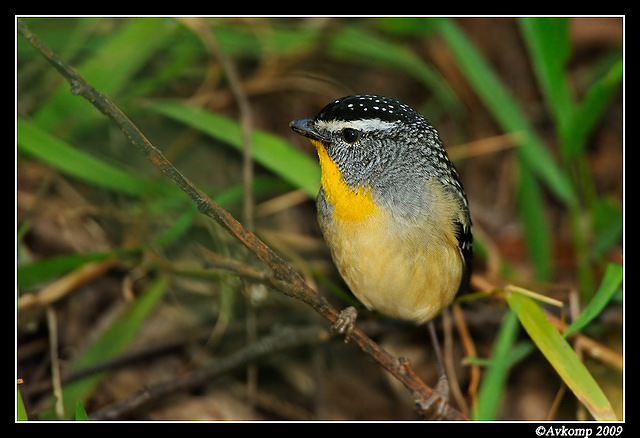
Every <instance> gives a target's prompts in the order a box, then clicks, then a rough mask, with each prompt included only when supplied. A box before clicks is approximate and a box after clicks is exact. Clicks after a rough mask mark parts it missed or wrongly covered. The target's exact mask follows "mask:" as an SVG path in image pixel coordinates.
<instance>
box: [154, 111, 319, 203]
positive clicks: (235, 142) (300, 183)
mask: <svg viewBox="0 0 640 438" xmlns="http://www.w3.org/2000/svg"><path fill="white" fill-rule="evenodd" d="M149 108H151V109H152V110H154V111H157V112H158V113H160V114H163V115H165V116H167V117H169V118H172V119H174V120H177V121H179V122H182V123H184V124H185V125H187V126H190V127H192V128H194V129H197V130H199V131H201V132H203V133H205V134H207V135H209V136H211V137H213V138H216V139H218V140H221V141H223V142H225V143H227V144H229V145H231V146H233V147H235V148H236V149H238V150H242V130H241V127H240V125H239V123H238V122H236V121H234V120H232V119H229V118H227V117H224V116H221V115H219V114H213V113H211V112H208V111H205V110H202V109H198V108H194V107H189V106H186V105H183V104H180V103H174V102H156V103H153V104H150V105H149ZM251 146H252V152H253V157H254V159H255V160H256V161H257V162H258V163H260V164H261V165H263V166H265V167H266V168H267V169H269V170H271V171H273V172H274V173H275V174H276V175H278V176H280V177H281V178H282V179H284V180H285V181H287V182H289V183H290V184H292V185H293V186H294V187H296V188H300V189H302V190H304V191H305V192H306V193H308V194H309V196H313V197H315V196H316V195H317V193H318V189H319V187H320V166H319V165H318V162H317V160H315V159H314V158H312V157H311V156H309V155H307V154H305V153H303V152H301V151H299V150H298V149H296V148H295V147H294V146H293V145H291V144H289V143H287V142H286V141H284V140H283V139H281V138H280V137H277V136H275V135H273V134H270V133H267V132H262V131H257V130H256V131H254V132H253V133H252V137H251Z"/></svg>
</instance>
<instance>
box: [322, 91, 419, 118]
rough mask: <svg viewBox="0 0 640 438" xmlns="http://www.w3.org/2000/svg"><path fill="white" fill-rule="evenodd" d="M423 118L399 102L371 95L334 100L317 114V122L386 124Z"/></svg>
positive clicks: (358, 95)
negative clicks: (375, 120)
mask: <svg viewBox="0 0 640 438" xmlns="http://www.w3.org/2000/svg"><path fill="white" fill-rule="evenodd" d="M422 118H423V117H422V116H421V115H420V114H419V113H417V112H416V111H415V110H414V109H413V108H411V107H410V106H409V105H407V104H404V103H402V102H400V101H399V100H396V99H393V98H390V97H384V96H377V95H372V94H357V95H353V96H346V97H342V98H340V99H336V100H334V101H333V102H331V103H329V104H328V105H327V106H325V107H324V108H323V109H322V110H320V112H319V113H318V114H317V116H316V119H318V120H358V119H380V120H384V121H387V122H394V121H404V122H408V123H412V122H416V121H417V120H418V119H422Z"/></svg>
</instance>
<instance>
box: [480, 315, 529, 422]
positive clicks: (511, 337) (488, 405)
mask: <svg viewBox="0 0 640 438" xmlns="http://www.w3.org/2000/svg"><path fill="white" fill-rule="evenodd" d="M518 327H519V326H518V318H517V317H516V314H515V313H514V312H511V311H507V313H506V315H505V317H504V319H503V321H502V325H501V326H500V331H499V332H498V335H497V337H496V341H495V344H494V347H493V353H492V355H491V360H490V362H489V365H488V367H487V371H486V373H485V375H484V377H483V378H482V383H481V385H480V388H479V390H478V401H477V404H476V405H477V409H476V411H475V413H474V419H476V420H495V418H496V415H497V413H498V410H499V408H500V403H501V401H502V396H503V394H504V388H505V385H506V382H507V378H508V376H509V367H510V366H511V365H512V361H511V360H510V353H511V351H512V348H513V343H514V341H515V339H516V336H517V334H518Z"/></svg>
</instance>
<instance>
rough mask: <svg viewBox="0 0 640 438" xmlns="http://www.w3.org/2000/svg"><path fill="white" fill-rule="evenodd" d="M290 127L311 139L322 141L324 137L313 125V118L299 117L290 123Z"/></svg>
mask: <svg viewBox="0 0 640 438" xmlns="http://www.w3.org/2000/svg"><path fill="white" fill-rule="evenodd" d="M289 127H290V128H291V129H293V131H294V132H296V133H298V134H300V135H302V136H304V137H308V138H310V139H311V140H317V141H322V140H324V138H323V137H322V135H320V133H318V131H316V130H315V128H314V127H313V119H298V120H294V121H292V122H291V123H289Z"/></svg>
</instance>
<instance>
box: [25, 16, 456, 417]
mask: <svg viewBox="0 0 640 438" xmlns="http://www.w3.org/2000/svg"><path fill="white" fill-rule="evenodd" d="M18 30H19V32H20V33H21V34H22V36H23V37H24V38H26V39H27V40H28V41H29V43H30V44H31V45H32V46H33V47H34V48H35V49H36V50H38V52H40V54H42V56H44V57H45V58H46V59H47V61H48V62H49V63H50V64H51V65H52V66H53V67H54V68H56V70H58V72H60V74H62V76H63V77H64V78H65V79H66V80H67V81H68V82H69V84H70V85H71V93H72V94H74V95H77V96H82V97H84V98H85V99H87V100H88V101H89V102H91V103H92V104H93V105H94V106H95V107H96V108H97V109H98V110H99V111H100V112H102V113H103V114H104V115H106V116H107V117H108V118H109V119H110V120H111V121H113V122H114V123H115V124H116V125H117V126H118V127H120V129H121V130H122V132H123V133H124V134H125V135H126V136H127V137H128V138H129V140H130V141H131V143H133V144H134V145H135V146H136V147H137V148H138V149H139V150H140V151H141V152H142V153H143V154H145V156H146V157H147V159H148V160H149V161H150V162H151V163H152V164H154V165H155V166H156V167H158V169H159V170H160V171H161V172H162V173H163V174H164V175H165V176H166V177H168V178H169V179H170V180H172V181H173V182H174V183H175V184H176V185H177V186H178V187H180V188H181V189H182V190H183V191H184V192H185V193H186V194H187V195H188V196H189V197H190V198H191V199H192V200H193V201H194V202H195V203H196V205H197V206H198V211H200V213H202V214H204V215H205V216H208V217H209V218H211V219H213V220H215V221H216V222H218V224H220V225H221V226H222V227H223V228H224V229H225V230H226V231H227V232H229V233H230V234H231V235H232V236H233V237H235V238H236V239H238V240H239V241H240V242H241V243H242V244H244V245H245V246H246V247H247V248H248V249H249V250H250V251H251V252H253V253H254V254H255V255H256V256H257V257H258V258H259V259H260V260H261V261H262V262H263V263H264V264H265V265H266V266H267V267H269V268H270V269H271V271H272V272H273V276H272V277H269V284H270V285H271V286H272V287H274V288H276V289H278V290H280V291H281V292H283V293H284V294H285V295H287V296H290V297H293V298H296V299H298V300H301V301H303V302H304V303H306V304H308V305H309V306H311V307H312V308H313V309H314V310H315V311H316V312H317V313H319V314H320V315H322V316H323V317H324V318H326V319H327V320H328V321H329V322H331V324H334V323H335V322H336V320H337V319H338V312H337V311H336V310H335V309H334V308H333V307H331V306H330V305H329V304H328V302H327V300H326V299H325V298H324V297H322V296H321V295H319V294H318V293H316V292H315V291H314V290H313V289H312V288H311V287H309V285H307V284H306V283H305V282H304V280H303V279H302V277H301V276H300V275H299V274H298V273H297V272H296V271H294V270H293V269H292V268H291V267H290V266H289V265H288V264H287V263H286V262H285V261H284V260H282V259H281V258H280V257H279V256H278V255H277V254H276V253H274V252H273V251H272V250H271V249H270V248H269V247H268V246H267V245H266V244H264V243H263V242H262V241H261V240H260V239H259V238H258V237H257V236H256V235H255V234H253V233H252V232H250V231H248V230H247V229H246V228H244V227H243V226H242V225H241V224H240V223H239V222H238V221H237V220H236V219H235V218H234V217H233V216H232V215H231V214H229V213H228V212H227V211H226V210H224V209H223V208H222V207H220V206H219V205H218V204H216V203H215V202H214V201H213V200H211V199H210V198H209V196H208V195H207V194H206V193H204V192H202V191H201V190H200V189H199V188H198V187H196V186H195V185H194V184H193V183H192V182H191V181H190V180H189V179H187V178H186V177H185V176H184V175H182V173H180V172H179V171H178V170H177V169H176V168H175V167H174V166H173V165H172V164H171V163H170V162H169V161H168V160H167V159H166V158H165V157H164V155H163V154H162V152H160V150H159V149H157V148H156V147H155V146H154V145H153V144H151V142H150V141H149V140H148V139H147V138H146V137H145V136H144V134H143V133H142V132H141V131H140V130H139V129H138V128H137V127H136V126H135V125H134V124H133V123H132V122H131V121H130V120H129V119H128V118H127V116H126V115H125V114H124V113H122V111H120V109H119V108H118V107H117V106H116V105H115V104H114V103H113V102H111V100H110V99H108V98H107V97H106V96H105V95H104V94H102V93H100V92H99V91H98V90H96V89H95V88H94V87H93V86H91V85H90V84H89V83H88V82H87V81H86V80H85V79H84V78H83V77H82V76H81V75H80V74H79V73H78V72H77V71H76V70H75V69H73V68H72V67H71V66H69V65H68V64H67V63H66V62H65V61H64V60H62V59H61V58H59V57H58V56H57V55H56V54H55V53H54V52H53V51H52V50H51V49H49V48H48V47H47V46H45V45H44V44H43V43H42V42H41V41H40V40H39V39H38V38H37V37H36V36H35V35H34V34H32V33H31V31H30V30H29V29H28V27H27V26H26V25H25V24H24V23H23V22H22V20H20V19H18ZM350 339H351V340H352V341H353V342H355V343H356V344H357V345H358V346H359V347H360V348H361V349H362V350H363V351H364V352H365V353H367V354H368V355H369V356H371V357H372V358H373V359H374V360H375V361H377V362H378V363H379V364H380V365H381V366H382V367H383V368H384V369H386V370H387V371H389V372H390V373H391V374H393V376H394V377H395V378H396V379H398V380H399V381H400V382H401V383H402V384H403V385H404V386H405V387H406V388H407V389H408V390H409V391H410V393H411V395H412V396H413V398H414V400H415V403H416V406H417V408H418V411H419V413H420V414H421V415H423V416H424V417H426V418H432V417H433V415H434V413H438V414H439V416H441V418H442V419H452V420H465V419H466V417H464V415H462V414H461V413H460V412H459V411H457V410H456V409H454V408H453V407H451V406H450V405H448V404H446V403H445V402H444V401H443V400H442V399H440V398H439V397H435V396H434V392H433V390H432V389H431V388H430V387H429V386H427V385H425V384H424V382H422V380H420V378H418V376H417V375H416V374H415V373H414V371H413V369H412V368H411V366H410V364H409V363H408V361H406V360H405V359H403V358H396V357H394V356H392V355H391V354H389V353H388V352H386V351H385V350H384V349H382V348H381V347H380V346H379V345H378V344H376V343H375V342H374V341H373V340H371V339H370V338H369V337H368V336H366V335H365V334H364V333H363V332H362V331H361V330H359V329H358V328H357V327H356V328H355V329H354V330H353V332H352V333H351V337H350Z"/></svg>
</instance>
